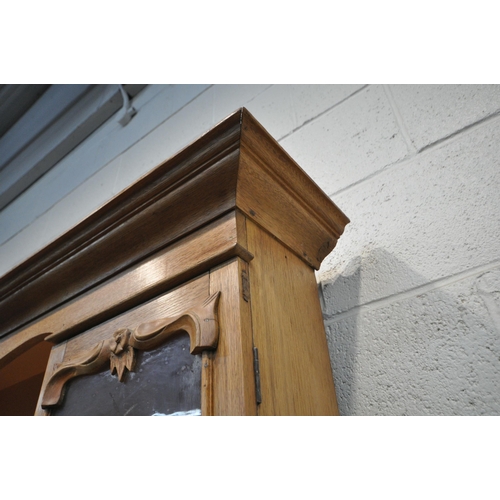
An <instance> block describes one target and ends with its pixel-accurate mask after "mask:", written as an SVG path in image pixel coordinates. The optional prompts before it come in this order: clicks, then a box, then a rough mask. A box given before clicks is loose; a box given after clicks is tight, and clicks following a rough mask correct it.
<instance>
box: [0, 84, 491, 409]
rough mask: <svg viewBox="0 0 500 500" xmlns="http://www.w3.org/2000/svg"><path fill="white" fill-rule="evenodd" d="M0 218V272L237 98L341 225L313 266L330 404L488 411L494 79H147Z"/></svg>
mask: <svg viewBox="0 0 500 500" xmlns="http://www.w3.org/2000/svg"><path fill="white" fill-rule="evenodd" d="M134 106H135V107H136V109H138V114H137V115H136V116H135V117H134V118H133V120H132V121H131V122H130V124H129V125H127V126H126V127H124V128H123V127H121V126H120V125H118V124H117V123H116V120H115V119H114V117H113V118H112V119H110V120H109V121H108V123H106V124H105V125H104V126H103V127H101V129H99V130H98V131H96V132H95V133H94V134H93V135H92V136H91V137H89V138H88V139H87V140H86V141H85V142H84V143H83V144H81V145H80V146H79V147H78V148H77V149H75V150H74V151H73V152H72V153H71V154H70V155H68V156H67V157H66V158H64V159H63V160H62V161H61V162H60V164H58V165H57V166H56V167H55V168H54V169H53V170H52V171H51V172H49V173H48V174H47V175H46V176H44V177H42V178H41V179H40V180H39V181H38V182H37V184H35V185H34V186H32V187H31V188H30V189H29V190H27V191H26V192H25V193H24V194H23V195H22V196H20V197H19V198H18V199H17V200H16V201H15V202H13V203H12V204H11V205H9V206H8V207H7V208H5V209H4V210H3V211H2V212H1V213H0V274H4V273H5V272H7V271H8V270H9V269H11V268H12V267H13V266H15V265H16V264H18V263H19V262H21V261H22V260H24V259H25V258H27V257H29V256H30V255H32V254H33V253H34V252H35V251H36V250H38V249H40V248H42V247H43V246H44V245H46V244H47V243H49V242H50V241H51V240H53V239H54V238H56V237H57V236H59V235H60V234H62V233H63V232H64V231H66V230H67V229H69V228H70V227H71V226H72V225H74V224H75V223H77V222H78V221H79V220H81V219H82V218H83V217H85V216H86V215H88V214H89V213H90V212H91V211H93V210H95V209H96V208H98V207H99V206H101V205H102V204H103V203H105V202H106V201H107V200H109V199H110V198H111V197H112V196H114V195H115V194H117V193H118V192H119V191H121V190H122V189H124V188H126V187H127V186H128V185H130V184H131V183H133V182H134V181H135V180H137V179H138V178H139V177H140V176H142V175H144V174H145V173H147V172H148V171H150V170H151V169H152V168H154V166H156V165H157V164H158V163H160V162H162V161H163V160H164V159H165V158H168V157H170V156H171V155H173V154H175V153H176V152H177V151H178V150H179V149H181V148H182V147H184V146H185V145H187V144H188V143H190V142H191V141H192V140H194V139H196V137H198V136H199V135H200V134H202V133H203V132H205V131H206V130H207V129H208V128H210V127H211V126H212V125H214V124H215V123H217V122H218V121H220V120H221V119H223V118H224V117H225V116H227V115H228V114H229V113H231V112H232V111H234V110H235V109H237V108H238V107H240V106H246V107H247V108H248V109H249V110H250V112H251V113H253V114H254V115H255V117H256V118H257V119H258V120H259V121H260V122H261V123H262V124H263V125H264V126H265V127H266V128H267V129H268V130H269V132H270V133H271V134H272V135H273V136H274V137H276V138H277V139H278V140H279V141H280V143H281V144H282V146H283V147H284V148H285V149H286V150H287V151H288V152H289V153H290V154H291V155H292V157H293V158H294V159H295V160H296V161H297V162H298V163H299V164H300V165H301V166H302V167H303V168H304V169H305V170H306V171H307V173H308V174H309V175H310V176H311V177H312V178H313V179H314V180H315V181H316V182H317V183H318V184H319V185H320V186H321V188H322V189H323V190H325V192H327V194H329V195H330V196H331V197H332V199H333V200H334V201H335V203H337V204H338V205H339V206H340V208H341V209H342V210H344V211H345V213H346V214H347V215H348V216H349V217H350V218H351V221H352V222H351V224H350V225H349V226H348V227H347V230H346V232H345V234H344V235H343V236H342V237H341V239H340V241H339V244H338V246H337V248H336V249H335V250H334V252H333V253H332V254H331V255H330V256H329V257H327V259H326V260H325V262H324V263H323V266H322V268H321V270H320V271H319V272H318V280H319V281H320V291H321V296H322V301H323V307H324V313H325V324H326V327H327V335H328V341H329V347H330V353H331V360H332V366H333V372H334V375H335V379H336V385H337V392H338V399H339V405H340V409H341V412H342V413H343V414H345V415H403V414H407V415H483V414H485V415H499V414H500V398H498V396H497V395H498V394H500V340H499V339H500V244H499V238H498V234H500V210H499V201H498V200H499V194H498V193H499V192H500V165H499V158H500V146H499V144H500V117H499V115H498V113H499V110H500V86H498V85H465V86H464V85H451V86H447V85H429V86H422V85H405V86H400V85H361V84H359V85H214V86H207V85H200V86H182V85H179V86H175V85H174V86H162V85H153V86H150V87H148V88H147V89H145V90H144V91H143V92H141V93H140V94H139V95H138V96H137V97H136V99H135V100H134Z"/></svg>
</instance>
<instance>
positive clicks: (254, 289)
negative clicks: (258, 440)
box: [247, 220, 338, 415]
mask: <svg viewBox="0 0 500 500" xmlns="http://www.w3.org/2000/svg"><path fill="white" fill-rule="evenodd" d="M247 238H248V248H249V250H250V251H252V253H254V257H255V258H254V259H253V260H252V261H251V262H250V263H249V275H250V283H251V287H250V293H251V301H252V325H253V332H254V343H255V346H256V347H257V348H258V350H259V361H260V379H261V390H262V403H261V404H260V405H259V407H258V413H259V415H338V407H337V401H336V395H335V387H334V383H333V375H332V370H331V366H330V359H329V355H328V346H327V341H326V335H325V330H324V324H323V317H322V312H321V307H320V303H319V297H318V290H317V284H316V279H315V276H314V271H313V270H312V269H311V268H310V267H309V266H308V265H306V264H305V263H304V262H302V261H301V260H300V259H299V258H297V257H296V256H295V255H294V254H293V253H292V252H291V251H290V250H288V249H287V248H286V247H284V246H283V245H282V244H280V243H279V242H278V241H277V240H276V239H274V238H273V237H272V236H270V235H269V234H268V233H267V232H265V231H263V230H262V229H261V228H259V227H258V226H257V225H256V224H255V223H253V222H251V221H248V220H247Z"/></svg>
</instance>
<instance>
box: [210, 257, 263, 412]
mask: <svg viewBox="0 0 500 500" xmlns="http://www.w3.org/2000/svg"><path fill="white" fill-rule="evenodd" d="M246 266H247V263H246V262H244V261H243V260H241V259H239V258H238V259H236V260H233V261H231V262H230V263H228V264H226V265H223V266H221V267H219V268H217V269H215V270H212V271H211V272H210V293H214V292H216V291H220V292H221V295H220V299H219V328H220V331H219V345H218V347H217V351H215V353H213V354H210V356H211V359H210V361H211V362H212V363H213V386H212V394H213V404H214V408H213V411H214V415H255V414H256V402H255V382H254V374H253V352H252V330H251V312H250V304H249V303H248V302H246V301H245V300H244V299H243V294H242V283H241V279H242V271H243V269H245V268H246Z"/></svg>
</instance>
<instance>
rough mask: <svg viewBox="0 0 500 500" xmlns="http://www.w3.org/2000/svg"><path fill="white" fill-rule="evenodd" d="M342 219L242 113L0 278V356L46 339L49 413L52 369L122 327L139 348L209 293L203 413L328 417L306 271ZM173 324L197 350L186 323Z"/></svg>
mask: <svg viewBox="0 0 500 500" xmlns="http://www.w3.org/2000/svg"><path fill="white" fill-rule="evenodd" d="M348 222H349V220H348V219H347V217H346V216H345V215H344V214H343V213H342V212H341V211H340V210H339V209H338V208H337V207H336V206H335V205H334V204H333V203H332V202H331V200H330V199H329V198H328V197H327V196H326V195H325V194H324V193H323V192H322V191H321V190H320V189H319V187H318V186H317V185H316V184H315V183H314V182H313V181H312V180H311V179H310V178H309V177H308V176H307V174H305V173H304V171H303V170H302V169H301V168H300V167H299V166H298V165H297V164H296V163H295V162H294V161H293V160H292V159H291V158H290V157H289V155H288V154H287V153H286V152H285V151H284V150H283V149H282V148H281V147H280V146H279V145H278V143H277V142H276V141H275V140H274V139H273V138H272V137H271V136H270V135H269V134H268V133H267V132H266V131H265V130H264V129H263V127H262V126H261V125H260V124H259V123H258V122H257V121H256V120H255V119H254V118H253V117H252V115H251V114H250V113H249V112H248V111H247V110H246V109H241V110H238V111H237V112H235V113H234V114H232V115H231V116H229V117H228V118H227V119H225V120H224V121H222V122H221V123H219V124H218V125H216V126H215V127H214V128H212V129H211V130H210V131H209V132H207V133H206V134H205V135H203V136H202V137H201V138H199V139H198V140H197V141H195V142H194V143H192V144H191V145H189V146H188V147H186V148H185V149H183V150H182V151H181V152H179V153H178V154H176V155H175V156H173V157H172V158H170V159H169V160H167V161H165V162H164V163H162V164H161V165H159V166H158V167H157V168H155V169H154V170H153V171H152V172H150V173H149V174H147V175H145V176H144V177H142V178H141V179H140V180H139V181H137V182H136V183H135V184H134V185H132V186H131V187H130V188H128V189H126V190H125V191H123V192H122V193H120V194H119V195H118V196H116V197H115V198H113V199H112V200H111V201H110V202H109V203H107V204H106V205H104V206H103V207H102V208H101V209H99V210H97V211H96V212H94V213H93V214H91V215H90V216H89V217H88V218H86V219H85V220H84V221H82V222H81V223H80V224H78V225H77V226H75V227H74V228H73V229H71V230H70V231H68V232H67V233H66V234H64V235H63V236H62V237H60V238H59V239H57V240H56V241H54V242H53V243H52V244H50V245H48V246H47V247H46V248H44V249H43V250H42V251H40V252H38V253H37V254H36V255H34V256H33V257H32V258H30V259H28V260H27V261H26V262H24V263H23V264H21V265H20V266H18V267H17V268H15V269H14V270H12V271H11V272H10V273H8V274H7V275H5V276H4V277H3V278H1V279H0V317H2V322H1V324H0V367H2V366H4V365H5V364H7V363H9V362H10V361H11V360H13V359H14V358H15V357H16V356H18V355H19V354H20V353H21V352H23V351H25V350H26V349H28V348H29V347H31V346H32V345H34V344H36V343H38V342H40V341H41V340H47V341H49V342H52V343H54V344H55V347H54V348H53V351H52V355H51V360H50V361H49V365H48V368H47V372H46V374H45V381H44V385H43V387H42V394H41V396H40V403H39V406H38V409H37V412H38V413H39V414H42V413H44V412H48V411H50V408H49V406H50V405H49V406H47V405H45V406H46V408H45V409H43V410H42V407H41V405H42V400H43V393H44V391H46V390H47V384H49V386H50V387H52V388H53V386H54V384H56V382H57V380H62V378H61V375H60V374H59V375H57V377H56V376H55V375H54V374H55V372H56V371H57V369H55V367H56V366H57V367H59V368H60V367H61V366H63V367H66V368H67V369H68V370H69V369H70V368H69V367H70V365H71V363H73V361H71V360H72V359H73V358H74V359H77V358H78V359H80V360H84V359H85V356H86V355H87V354H88V356H91V354H92V353H91V352H90V351H89V352H87V350H88V349H90V350H92V348H94V347H95V345H94V344H96V342H97V341H99V342H101V341H102V342H104V343H105V345H106V346H108V347H105V348H104V347H103V349H108V351H109V352H108V351H106V352H108V354H109V356H108V358H109V357H110V356H114V355H115V354H116V352H117V351H116V348H117V347H116V346H118V344H119V342H118V341H116V342H115V343H113V342H114V341H112V340H110V339H112V338H114V337H113V334H114V333H116V331H118V330H119V329H120V328H122V329H123V328H125V329H126V330H127V331H129V332H130V333H129V334H127V339H128V340H127V342H131V346H132V347H130V346H129V345H128V344H127V346H125V347H126V348H127V349H128V347H130V348H131V349H138V348H139V347H138V346H139V345H145V344H140V342H139V340H138V339H139V338H140V334H139V333H138V332H139V330H137V329H138V328H139V327H141V325H148V326H142V328H143V330H144V329H146V330H147V329H148V328H152V327H151V324H152V323H151V322H153V323H154V322H158V321H160V323H161V321H163V322H164V323H165V321H164V320H165V316H166V317H169V318H170V319H171V318H172V317H176V316H182V315H183V313H185V312H186V311H188V310H198V309H196V308H197V307H198V306H199V303H200V301H201V303H203V302H204V301H205V300H207V299H208V298H209V297H211V296H213V295H214V294H218V295H220V299H218V302H217V303H218V306H217V311H216V313H214V314H215V316H214V318H217V320H216V321H217V324H218V326H219V330H220V331H219V330H218V331H217V339H218V341H217V343H216V346H215V347H214V346H212V347H211V349H215V350H210V349H208V348H207V349H206V350H204V349H203V348H202V347H200V349H199V351H200V352H203V354H200V355H202V356H203V357H204V364H203V366H204V367H205V365H206V367H205V368H204V369H203V370H202V374H203V376H202V383H203V387H204V389H203V390H202V400H203V401H204V403H203V405H204V406H203V409H202V410H203V411H202V413H204V414H250V415H252V414H262V415H264V414H334V413H336V411H337V410H336V402H335V393H334V387H333V379H332V376H331V370H330V366H329V358H328V351H327V345H326V338H325V333H324V327H323V322H322V315H321V310H320V305H319V300H318V296H317V289H316V281H315V277H314V269H318V268H319V266H320V264H321V261H322V260H323V259H324V257H325V256H326V255H327V254H328V253H330V251H331V250H332V249H333V248H334V247H335V245H336V242H337V239H338V238H339V237H340V235H341V234H342V232H343V230H344V227H345V225H346V224H347V223H348ZM194 284H196V286H195V285H194ZM193 286H194V287H195V289H196V290H197V291H196V293H195V296H196V299H193V298H192V293H194V292H192V290H191V288H192V287H193ZM185 293H186V294H187V295H186V296H185V297H184V294H185ZM179 294H180V295H179ZM169 296H171V297H178V296H179V297H181V296H182V297H184V299H182V300H181V299H180V298H177V299H175V300H174V299H172V298H171V300H170V302H169V300H167V297H169ZM202 299H203V300H202ZM165 300H166V302H162V301H165ZM176 300H179V301H180V302H176ZM172 301H173V302H172ZM168 303H171V304H173V303H175V304H176V305H175V306H172V307H171V306H169V305H168ZM155 304H156V306H155ZM141 311H142V312H141ZM156 311H159V312H156ZM162 316H163V318H162ZM184 316H185V318H188V317H189V314H188V313H186V314H184ZM120 318H123V321H122V319H120ZM186 321H187V320H186ZM214 321H215V320H214ZM132 323H133V324H132ZM155 324H156V323H155ZM186 324H187V323H186ZM190 324H191V323H190ZM163 328H166V327H163ZM190 328H191V327H190ZM174 330H175V329H174ZM181 330H182V331H186V332H187V333H189V335H190V338H191V347H192V346H193V338H194V337H193V335H194V336H196V333H195V330H193V331H188V330H189V328H188V327H185V328H184V329H182V328H181ZM85 338H86V339H89V340H88V341H87V340H85V341H82V340H81V339H85ZM91 338H92V341H91V340H90V339H91ZM116 338H119V339H121V340H120V342H122V341H123V339H124V338H125V337H123V336H120V335H118V337H116ZM162 338H163V337H162ZM106 342H107V343H106ZM162 342H166V340H165V341H163V340H162ZM97 343H98V342H97ZM91 344H92V345H91ZM103 345H104V344H103ZM200 345H201V346H202V344H200ZM62 346H64V349H63V347H62ZM109 346H114V347H109ZM133 346H135V347H133ZM122 347H123V346H122ZM254 347H256V348H257V349H258V352H259V363H260V377H261V384H262V387H261V395H259V396H258V397H257V399H259V398H262V402H261V403H260V404H259V403H258V402H257V401H256V393H255V390H256V386H255V374H254ZM96 349H97V348H96ZM148 349H149V348H148ZM63 350H64V353H63ZM73 350H74V352H73ZM115 351H116V352H115ZM195 351H196V352H197V350H196V349H195ZM120 352H121V351H120ZM134 352H135V351H134ZM113 353H115V354H113ZM68 356H69V357H68ZM71 356H73V358H71ZM102 356H104V355H102ZM102 356H101V357H102ZM104 357H105V356H104ZM104 357H103V359H104ZM108 358H106V359H104V361H103V363H104V364H106V363H108V364H109V363H110V361H109V359H108ZM96 359H97V358H96ZM82 363H83V361H82ZM227 363H229V364H227ZM71 366H72V367H73V368H71V369H72V370H76V368H75V366H80V365H78V364H76V365H75V364H74V363H73V365H71ZM82 366H83V365H82ZM208 367H209V368H208ZM81 369H82V368H78V370H80V371H81ZM100 369H101V368H98V369H97V370H100ZM208 369H209V371H210V374H207V373H206V371H207V370H208ZM71 373H73V372H71ZM51 377H52V380H51ZM58 377H59V378H58ZM231 377H232V379H231ZM63 378H64V377H63ZM70 378H71V377H70ZM55 379H57V380H56V382H54V380H55ZM117 383H119V382H117ZM317 384H320V385H321V384H323V386H324V388H321V389H318V388H316V389H312V388H313V386H315V385H317ZM325 384H326V385H325ZM56 385H57V384H56ZM62 385H64V384H62ZM61 388H62V386H61ZM51 390H53V389H51ZM61 390H62V389H61ZM207 391H209V392H207ZM320 393H321V394H320ZM266 398H267V401H266ZM327 400H328V401H327ZM231 401H232V402H231ZM58 404H59V403H58Z"/></svg>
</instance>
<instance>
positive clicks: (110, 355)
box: [42, 292, 220, 408]
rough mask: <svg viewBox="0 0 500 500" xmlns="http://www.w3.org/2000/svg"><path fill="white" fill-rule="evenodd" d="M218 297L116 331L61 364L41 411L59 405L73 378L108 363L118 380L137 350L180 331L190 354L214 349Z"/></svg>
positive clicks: (157, 342)
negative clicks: (132, 327)
mask: <svg viewBox="0 0 500 500" xmlns="http://www.w3.org/2000/svg"><path fill="white" fill-rule="evenodd" d="M219 295H220V292H216V293H214V294H213V295H211V296H210V297H209V298H208V299H207V300H206V301H205V302H204V303H203V304H201V305H200V306H198V307H195V308H193V309H190V310H189V311H187V312H185V313H183V314H181V315H179V316H176V317H174V318H164V319H159V320H156V321H150V322H149V323H143V324H141V325H139V326H138V327H137V328H136V329H135V330H134V331H132V330H129V329H128V328H123V329H121V330H117V331H116V332H115V333H114V334H113V336H112V337H111V338H110V339H108V340H103V341H101V342H99V343H98V344H97V345H96V346H95V347H94V348H93V349H91V350H90V352H87V353H85V355H84V356H82V357H81V358H79V359H77V360H73V361H72V362H71V363H68V364H62V365H61V366H59V367H58V369H57V370H56V371H55V372H54V374H53V375H52V376H51V377H50V379H49V381H48V383H47V385H46V386H45V391H44V394H43V397H42V408H49V407H51V406H57V405H59V404H61V402H62V398H63V389H64V386H65V384H66V382H68V381H69V380H71V379H72V378H74V377H78V376H81V375H90V374H92V373H97V372H99V371H101V370H102V369H103V368H104V367H105V366H106V365H107V364H108V363H109V367H110V369H111V373H112V374H114V373H116V374H117V376H118V380H120V381H121V380H122V378H123V374H124V372H125V370H129V371H133V369H134V365H135V358H136V350H140V351H147V350H151V349H154V348H156V347H158V346H160V345H161V344H163V343H164V342H165V341H166V340H167V339H168V338H169V337H171V336H173V335H175V334H177V333H179V332H186V333H187V334H188V335H189V338H190V343H191V347H190V352H191V354H198V353H200V352H202V351H204V350H213V349H215V348H216V347H217V342H218V340H219V326H218V320H217V305H218V302H219Z"/></svg>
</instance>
